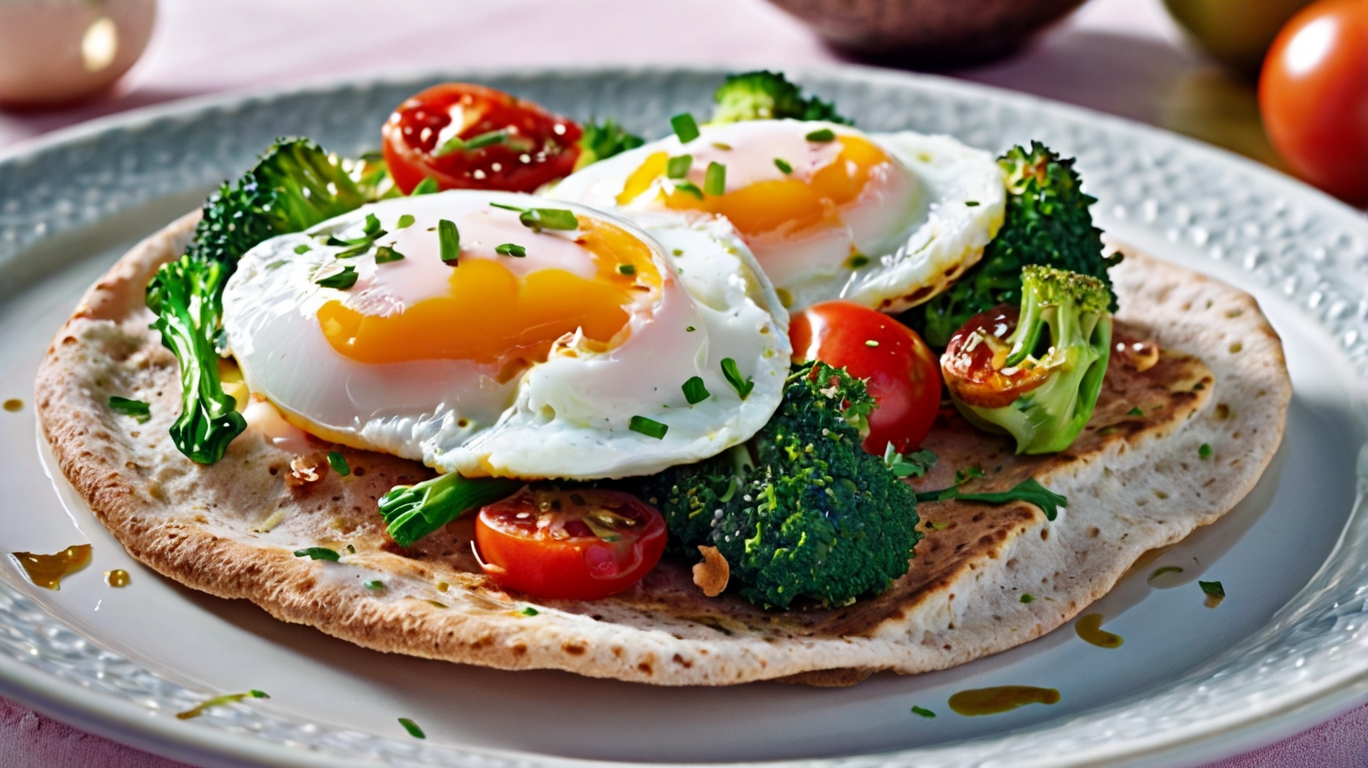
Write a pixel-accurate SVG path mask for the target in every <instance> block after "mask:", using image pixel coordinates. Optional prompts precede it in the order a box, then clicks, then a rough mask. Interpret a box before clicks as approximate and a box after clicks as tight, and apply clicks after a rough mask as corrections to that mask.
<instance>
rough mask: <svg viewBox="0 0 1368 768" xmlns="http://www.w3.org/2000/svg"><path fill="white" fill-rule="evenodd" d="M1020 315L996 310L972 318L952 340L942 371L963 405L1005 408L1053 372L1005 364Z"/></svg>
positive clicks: (1005, 308)
mask: <svg viewBox="0 0 1368 768" xmlns="http://www.w3.org/2000/svg"><path fill="white" fill-rule="evenodd" d="M1020 315H1021V312H1020V310H1018V309H1017V308H1016V307H1011V306H1007V305H1002V306H998V307H994V308H993V309H990V310H988V311H987V312H980V313H979V314H977V315H974V316H973V317H971V318H969V322H967V323H965V324H964V326H963V327H962V328H960V329H959V330H958V331H955V333H954V334H953V335H952V336H951V337H950V343H949V344H947V345H946V347H945V354H943V355H941V372H942V373H944V374H945V385H946V386H947V387H949V388H950V391H951V392H952V393H954V395H955V397H956V398H958V399H959V400H960V402H963V403H966V404H968V405H976V406H979V407H981V408H1003V407H1006V406H1008V405H1011V404H1012V402H1013V401H1015V400H1016V399H1017V398H1018V397H1021V396H1022V395H1024V394H1026V393H1027V392H1030V391H1031V390H1033V389H1035V388H1036V387H1038V386H1040V385H1041V384H1044V383H1045V380H1046V379H1048V378H1049V375H1050V369H1049V368H1046V367H1044V366H1040V367H1036V368H1031V369H1029V370H1027V369H1023V368H1013V367H1008V366H1006V365H1005V362H1006V360H1007V353H1008V351H1009V348H1010V345H1009V344H1008V343H1007V341H1006V339H1007V337H1008V336H1011V335H1012V332H1013V331H1015V330H1016V326H1017V320H1018V319H1019V317H1020Z"/></svg>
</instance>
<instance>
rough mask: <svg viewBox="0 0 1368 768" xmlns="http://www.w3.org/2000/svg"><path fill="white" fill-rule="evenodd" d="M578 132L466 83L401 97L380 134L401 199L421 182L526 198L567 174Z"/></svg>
mask: <svg viewBox="0 0 1368 768" xmlns="http://www.w3.org/2000/svg"><path fill="white" fill-rule="evenodd" d="M582 133H583V131H582V130H581V128H580V126H579V125H577V124H576V123H575V122H573V121H571V120H570V119H569V118H565V117H561V116H559V115H553V114H551V113H550V112H547V111H546V110H545V109H542V108H541V107H540V106H538V105H537V104H534V103H533V102H530V101H523V100H521V99H518V98H516V97H514V96H511V95H509V94H507V93H504V92H503V91H496V90H494V89H492V88H485V87H484V86H480V85H470V84H467V83H443V84H441V85H435V86H433V87H431V88H429V89H427V90H425V91H423V92H422V93H419V94H417V95H414V96H411V97H409V98H408V99H407V100H405V101H404V103H403V104H400V105H399V108H398V109H396V110H395V111H394V114H392V115H390V117H389V119H388V120H386V121H385V125H384V127H383V128H382V129H381V135H382V137H383V142H382V148H383V150H384V154H385V164H386V165H387V166H388V167H389V172H390V176H391V177H393V179H394V183H395V185H396V186H398V187H399V189H400V190H402V191H403V193H404V194H406V195H407V194H409V193H411V192H412V191H413V188H414V187H416V186H418V184H419V182H421V181H422V180H423V179H425V178H431V179H434V180H436V182H437V185H438V187H440V188H441V189H492V190H504V191H508V192H532V191H533V190H535V189H536V188H537V187H540V186H541V185H542V184H545V183H546V182H548V181H554V180H555V179H559V178H561V177H563V176H568V175H569V174H570V172H571V171H572V170H574V168H575V161H576V160H577V159H578V158H579V153H580V148H579V145H578V144H577V143H576V142H578V141H579V138H580V135H581V134H582ZM453 137H455V138H458V139H460V140H461V141H464V142H471V145H470V146H469V147H466V148H462V147H461V145H460V143H459V142H452V141H451V139H452V138H453Z"/></svg>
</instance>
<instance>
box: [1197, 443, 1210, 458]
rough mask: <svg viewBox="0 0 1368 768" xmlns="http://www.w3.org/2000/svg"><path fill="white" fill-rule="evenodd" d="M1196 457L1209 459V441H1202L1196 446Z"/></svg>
mask: <svg viewBox="0 0 1368 768" xmlns="http://www.w3.org/2000/svg"><path fill="white" fill-rule="evenodd" d="M1197 458H1199V459H1209V458H1211V444H1210V443H1202V444H1201V445H1200V446H1198V448H1197Z"/></svg>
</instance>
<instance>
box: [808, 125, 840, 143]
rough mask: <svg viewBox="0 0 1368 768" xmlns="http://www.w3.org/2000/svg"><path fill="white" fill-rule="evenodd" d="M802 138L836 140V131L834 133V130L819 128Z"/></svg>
mask: <svg viewBox="0 0 1368 768" xmlns="http://www.w3.org/2000/svg"><path fill="white" fill-rule="evenodd" d="M804 138H806V139H807V140H808V141H820V142H828V141H835V140H836V133H835V132H834V131H832V130H831V129H830V128H819V129H817V130H815V131H813V132H812V133H809V134H808V135H807V136H806V137H804Z"/></svg>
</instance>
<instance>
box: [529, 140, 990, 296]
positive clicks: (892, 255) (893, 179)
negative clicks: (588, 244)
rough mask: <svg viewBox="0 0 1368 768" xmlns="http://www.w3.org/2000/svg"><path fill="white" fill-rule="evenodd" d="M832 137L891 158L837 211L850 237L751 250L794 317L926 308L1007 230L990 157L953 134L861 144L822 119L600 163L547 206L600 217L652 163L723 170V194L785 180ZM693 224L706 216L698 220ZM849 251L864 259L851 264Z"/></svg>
mask: <svg viewBox="0 0 1368 768" xmlns="http://www.w3.org/2000/svg"><path fill="white" fill-rule="evenodd" d="M824 128H825V129H829V130H831V131H832V132H833V133H835V134H837V135H838V136H841V135H852V136H862V137H865V138H867V139H869V140H870V141H873V142H874V143H875V144H877V145H878V146H879V147H880V148H882V149H883V150H884V152H886V153H887V154H888V155H889V156H890V157H891V158H892V160H893V166H894V167H893V169H892V171H891V173H890V174H889V175H888V177H887V178H883V179H880V184H879V185H878V187H879V188H878V189H877V190H876V191H875V192H873V193H871V194H867V195H864V196H862V197H861V198H860V199H859V200H858V201H857V202H856V203H855V204H854V205H853V206H851V207H850V208H849V209H847V210H845V211H843V212H842V220H843V223H844V225H845V227H844V229H835V230H826V231H824V232H823V231H818V232H814V233H810V234H808V235H807V236H805V237H797V238H794V239H793V240H792V241H791V242H786V243H785V244H784V246H783V248H781V249H775V248H766V249H761V248H760V247H759V246H758V245H756V247H755V249H754V250H755V252H756V255H757V258H758V260H759V262H760V265H761V267H762V268H763V269H764V270H765V272H766V274H767V275H768V276H769V277H770V279H771V280H772V281H773V282H774V284H775V287H776V288H777V289H779V293H780V295H781V296H783V298H784V300H785V305H786V306H787V307H789V308H790V309H801V308H802V307H806V306H809V305H811V304H815V303H817V302H820V301H826V300H829V299H845V300H847V301H853V302H856V303H859V304H862V305H864V306H868V307H872V308H875V309H880V310H883V311H886V312H898V311H902V310H904V309H907V308H909V307H912V306H915V305H917V304H920V303H923V302H925V301H927V300H929V299H930V298H932V297H933V296H935V295H936V294H937V293H940V292H941V291H943V290H945V289H946V288H948V287H949V285H950V284H951V283H952V282H953V281H954V280H955V278H957V277H958V276H959V275H960V274H961V273H962V272H963V271H964V270H965V269H968V268H969V267H971V266H973V265H974V264H975V263H976V262H977V261H978V260H979V259H980V258H981V257H982V255H983V249H984V247H985V246H986V245H987V244H988V242H989V241H990V240H992V238H993V236H994V235H995V234H996V233H997V230H998V228H999V227H1000V226H1001V225H1002V218H1003V213H1004V206H1005V202H1006V190H1005V184H1004V177H1003V172H1002V170H1001V168H999V166H998V165H997V163H996V162H995V161H994V159H993V157H992V155H990V154H989V153H987V152H983V151H981V150H977V149H973V148H971V147H968V146H965V145H964V144H962V143H960V142H958V141H956V140H955V139H952V138H950V137H947V136H926V135H923V134H918V133H913V132H910V131H903V132H898V133H874V134H864V133H862V132H861V131H859V130H857V129H854V128H851V127H849V126H844V125H838V124H834V123H823V122H817V121H797V120H757V121H749V122H741V123H730V124H725V125H704V126H701V128H700V136H699V137H698V138H697V139H694V140H693V141H691V142H688V143H687V144H683V143H681V142H680V141H679V138H678V137H677V136H670V137H668V138H664V139H660V140H658V141H654V142H651V143H649V144H646V145H644V146H642V147H639V148H637V149H634V150H631V151H629V152H624V153H622V154H620V155H617V156H614V157H611V158H608V159H607V160H603V161H600V162H598V163H594V164H593V165H590V166H587V167H585V168H583V169H581V170H580V171H578V172H576V173H574V174H572V175H570V176H569V177H567V178H565V179H563V180H562V181H561V182H559V183H558V184H557V185H555V186H554V187H552V188H551V189H549V190H548V191H547V192H546V194H547V195H548V196H550V197H553V198H556V199H561V200H567V201H574V202H579V203H582V204H585V205H590V206H594V207H597V208H600V209H610V208H613V207H616V204H617V196H618V195H619V193H621V192H622V191H623V187H624V184H625V182H626V180H627V178H628V177H629V176H630V175H631V174H632V172H633V171H635V170H636V169H637V168H639V167H640V166H641V165H642V163H643V162H644V161H645V160H646V158H647V157H649V156H650V155H652V154H654V153H657V152H662V151H663V152H667V153H668V154H669V155H670V156H671V157H674V156H678V155H683V154H689V155H692V156H693V157H694V164H693V168H694V171H693V173H692V174H691V177H690V180H693V179H692V177H693V176H696V175H698V174H701V173H702V172H703V170H702V169H703V168H705V167H706V166H707V164H708V163H709V162H712V161H714V160H715V161H718V162H722V163H723V164H724V165H726V166H727V189H728V191H731V190H734V189H736V188H738V187H739V186H741V185H744V184H746V183H749V182H750V181H752V180H757V179H761V180H762V179H763V178H766V177H768V178H780V176H779V175H778V172H777V171H776V170H775V166H774V162H773V161H774V158H776V157H779V158H784V157H788V158H793V157H798V156H801V153H802V152H803V151H804V150H802V149H801V148H795V147H794V144H795V142H797V143H807V142H806V140H805V138H804V137H805V136H806V135H807V134H809V133H811V132H813V131H817V130H821V129H824ZM756 144H760V145H762V146H763V147H764V151H763V152H761V153H758V154H759V156H754V157H738V156H737V155H738V154H739V153H738V152H737V151H735V150H733V147H737V146H741V145H746V146H752V147H754V146H755V145H756ZM662 207H663V206H662V204H661V202H660V197H659V195H658V193H657V192H656V191H654V190H652V191H648V192H647V193H645V194H642V195H640V196H639V197H637V198H636V199H635V200H633V201H631V202H630V203H628V204H626V205H625V206H623V207H622V208H621V210H623V211H624V214H625V215H627V216H629V217H630V216H631V215H633V213H634V212H638V211H649V210H659V209H661V208H662ZM693 215H694V216H707V215H709V214H700V213H694V214H693ZM851 246H854V247H855V248H857V249H858V250H859V252H860V253H861V254H862V255H864V256H865V257H866V258H867V259H868V261H867V262H866V263H865V264H863V265H862V266H861V265H858V264H854V263H851V262H850V261H849V260H848V256H849V248H850V247H851Z"/></svg>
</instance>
